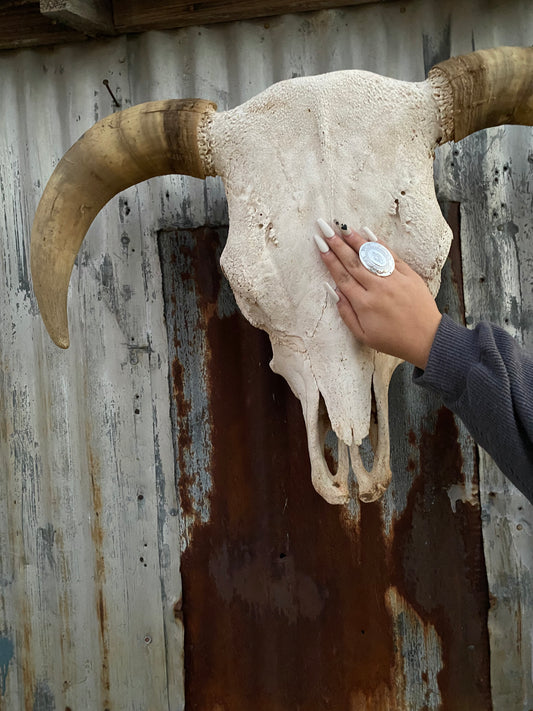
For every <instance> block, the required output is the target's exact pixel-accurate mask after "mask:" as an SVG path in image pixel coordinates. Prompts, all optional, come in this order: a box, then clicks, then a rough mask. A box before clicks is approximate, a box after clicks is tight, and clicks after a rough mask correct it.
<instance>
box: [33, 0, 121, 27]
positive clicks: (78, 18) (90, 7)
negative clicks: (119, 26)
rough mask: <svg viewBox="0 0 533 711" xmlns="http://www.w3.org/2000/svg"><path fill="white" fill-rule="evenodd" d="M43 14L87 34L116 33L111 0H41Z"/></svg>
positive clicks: (40, 5)
mask: <svg viewBox="0 0 533 711" xmlns="http://www.w3.org/2000/svg"><path fill="white" fill-rule="evenodd" d="M39 7H40V10H41V14H42V15H44V16H45V17H48V18H49V19H51V20H56V21H57V22H61V23H62V24H63V25H67V26H68V27H73V28H74V29H75V30H77V31H78V32H83V33H84V34H87V35H102V34H104V35H108V34H110V35H111V34H115V27H114V25H113V8H112V5H111V2H110V0H40V3H39Z"/></svg>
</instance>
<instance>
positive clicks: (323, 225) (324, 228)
mask: <svg viewBox="0 0 533 711" xmlns="http://www.w3.org/2000/svg"><path fill="white" fill-rule="evenodd" d="M317 223H318V226H319V227H320V231H321V232H322V234H323V235H324V237H328V238H329V237H335V231H334V230H333V229H332V228H331V227H330V226H329V225H328V223H327V222H326V220H323V219H322V218H321V217H319V218H318V220H317Z"/></svg>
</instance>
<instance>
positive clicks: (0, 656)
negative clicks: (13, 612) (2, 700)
mask: <svg viewBox="0 0 533 711" xmlns="http://www.w3.org/2000/svg"><path fill="white" fill-rule="evenodd" d="M14 654H15V647H14V645H13V642H12V641H11V639H10V638H9V637H5V636H3V635H2V636H0V687H1V689H2V696H5V693H6V681H7V673H8V671H9V664H10V662H11V660H12V659H13V656H14Z"/></svg>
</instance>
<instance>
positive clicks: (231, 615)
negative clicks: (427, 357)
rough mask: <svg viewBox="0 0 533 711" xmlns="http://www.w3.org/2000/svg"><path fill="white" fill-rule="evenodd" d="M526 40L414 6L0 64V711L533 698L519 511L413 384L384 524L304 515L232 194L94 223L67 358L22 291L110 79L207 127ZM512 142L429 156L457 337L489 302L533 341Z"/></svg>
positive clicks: (118, 210) (501, 28)
mask: <svg viewBox="0 0 533 711" xmlns="http://www.w3.org/2000/svg"><path fill="white" fill-rule="evenodd" d="M532 22H533V18H532V16H531V12H530V7H529V3H528V2H526V0H522V1H520V2H515V3H512V4H505V3H500V4H497V5H496V4H493V5H491V6H490V7H487V4H486V3H484V2H481V0H480V2H479V3H459V2H452V0H449V1H445V2H442V3H439V4H438V5H435V4H434V3H431V2H429V0H419V1H418V2H411V3H406V4H402V3H386V4H379V3H374V4H372V5H370V6H360V7H357V8H348V9H343V10H331V11H327V12H318V13H312V14H306V15H305V16H301V17H300V16H296V15H293V16H287V17H283V18H276V19H273V20H270V21H269V23H267V24H268V27H267V26H265V23H264V22H246V23H236V24H232V25H219V26H212V27H209V28H205V27H202V28H190V29H187V30H182V31H179V32H166V33H148V34H145V35H140V36H139V37H135V38H117V39H113V40H110V41H106V42H102V43H84V44H83V45H78V46H74V45H73V46H71V47H62V48H60V49H56V50H53V51H52V50H39V51H30V50H26V51H21V52H17V53H12V54H9V53H4V54H2V55H1V56H0V95H1V96H2V112H3V130H2V132H0V156H1V158H2V159H1V160H0V200H1V202H2V215H3V220H1V221H0V283H1V284H2V288H0V318H1V319H2V339H1V340H0V366H1V367H0V462H1V466H2V472H3V476H2V477H1V478H0V512H1V515H0V592H1V596H0V599H1V606H0V708H6V709H9V711H11V710H12V709H13V710H18V709H53V708H71V709H74V710H76V709H80V708H81V709H85V708H87V709H93V708H94V709H105V708H109V709H110V710H115V709H123V708H127V709H139V710H141V709H142V711H145V710H146V709H154V711H156V710H157V711H159V710H160V709H167V708H168V709H172V710H173V711H174V710H178V709H183V707H184V705H185V703H186V704H187V708H191V709H195V708H196V709H201V710H202V711H204V710H205V711H213V709H216V708H218V711H221V710H222V709H225V708H227V709H231V710H232V711H234V709H235V710H238V709H239V708H247V709H249V708H258V709H265V711H266V710H267V709H268V711H278V709H279V710H280V711H287V710H290V711H293V710H294V709H296V708H301V709H309V711H318V710H319V709H320V708H335V709H345V708H347V709H356V710H357V711H359V709H363V711H364V709H372V711H381V709H391V708H394V709H398V710H400V709H402V710H403V709H409V711H422V709H438V708H444V709H461V711H463V710H464V709H465V708H469V709H473V710H474V711H477V709H479V710H480V711H487V710H488V709H490V708H491V704H492V707H493V708H494V709H495V711H509V709H514V708H524V709H528V708H529V707H531V706H533V691H532V683H531V659H532V654H531V636H530V630H531V627H532V615H533V604H532V598H531V587H532V586H531V570H532V568H533V564H532V561H531V550H532V548H531V545H530V541H531V538H530V536H531V525H532V521H533V515H532V513H531V507H530V506H529V505H528V504H526V503H525V502H524V501H523V500H522V499H521V498H520V497H519V496H518V495H517V494H516V492H511V491H510V490H509V488H508V486H507V484H506V483H505V482H504V481H503V480H502V479H501V477H500V475H498V474H497V472H496V471H495V470H494V467H493V465H492V464H491V463H490V462H489V461H488V460H487V458H486V457H485V456H484V455H483V454H482V453H481V454H480V455H478V453H477V450H476V448H475V447H474V445H473V443H472V442H471V440H470V439H469V437H468V435H467V434H466V432H465V431H464V428H462V426H461V425H460V423H458V422H456V421H455V420H454V419H453V418H451V417H450V415H449V414H448V413H446V412H445V411H443V410H441V408H440V405H439V403H437V402H435V401H434V400H433V399H432V398H431V397H430V396H428V395H421V394H420V393H415V391H414V388H413V386H412V384H411V382H410V372H409V369H408V368H402V369H400V370H399V371H398V372H397V374H396V375H395V379H394V382H393V388H392V392H391V401H392V405H393V407H392V412H393V413H395V414H393V417H392V420H391V432H392V447H393V450H392V459H393V470H394V480H393V486H392V488H391V490H390V492H389V493H388V494H387V496H386V497H385V499H384V500H383V502H382V503H379V504H372V505H366V506H362V505H359V503H358V502H357V500H356V499H355V498H354V499H353V501H352V502H351V504H350V505H349V506H347V507H346V508H344V509H339V508H336V507H330V506H327V505H326V504H325V503H324V502H323V501H322V500H321V499H319V497H317V496H316V494H315V493H314V492H313V490H312V487H311V484H310V481H309V471H308V464H307V451H306V445H305V433H304V430H303V425H302V418H301V413H300V406H299V404H298V403H297V402H296V401H295V400H294V398H293V397H292V395H290V393H289V392H288V389H287V387H286V386H285V385H284V383H283V381H281V380H280V379H279V378H277V377H275V376H274V375H273V374H272V373H270V372H269V370H268V367H267V364H268V360H269V358H270V350H269V346H268V343H267V341H266V338H265V337H264V335H263V334H261V333H259V332H257V331H254V330H253V329H251V327H249V326H248V325H247V324H246V323H245V322H244V321H243V319H242V318H241V317H240V316H239V315H238V314H237V312H236V310H235V306H234V303H233V301H232V298H231V295H230V294H229V292H228V287H227V284H226V283H225V282H224V280H222V279H221V277H220V274H219V273H218V271H217V266H216V264H217V262H216V260H217V256H218V254H219V252H220V249H221V245H222V242H223V239H224V234H225V228H224V227H222V228H221V227H220V226H224V225H227V222H228V217H227V208H226V203H225V199H224V194H223V189H222V186H221V184H220V182H219V181H217V180H213V179H209V180H207V181H206V182H205V183H202V182H201V181H197V180H194V179H187V178H180V177H167V178H161V179H156V180H152V181H150V182H148V183H146V184H143V185H141V186H139V187H138V188H136V189H131V190H129V191H127V192H125V193H123V194H122V195H120V196H118V197H117V198H116V199H115V200H113V201H112V202H111V204H110V205H109V206H108V207H107V208H106V210H105V211H104V212H103V214H102V216H101V217H100V218H98V220H97V221H96V222H95V224H94V225H93V227H92V229H91V232H90V235H89V237H88V239H87V241H86V243H85V244H84V246H83V249H82V251H81V253H80V256H79V259H78V262H77V265H76V267H75V270H74V275H73V281H72V286H71V294H70V316H71V331H72V343H73V346H72V347H71V350H70V351H69V352H66V353H62V352H59V351H57V350H56V349H55V348H54V347H52V345H51V344H50V342H49V341H48V339H47V336H46V335H45V334H44V333H43V330H42V326H41V324H40V321H39V317H38V313H37V308H36V304H35V302H34V299H33V296H32V292H31V282H30V275H29V273H28V235H29V229H30V225H31V218H32V215H33V213H34V211H35V207H36V204H37V200H38V198H39V195H40V193H41V191H42V187H43V185H44V182H45V181H46V179H47V178H48V177H49V175H50V173H51V170H52V168H53V166H54V165H55V164H56V162H57V161H58V159H59V157H60V156H61V155H62V154H63V152H64V151H65V150H66V149H67V148H68V146H69V145H70V144H71V143H72V142H73V141H74V140H75V139H76V138H77V137H78V136H79V135H80V134H81V133H82V132H83V131H84V130H85V129H86V128H88V127H89V126H90V125H91V124H92V123H93V122H94V121H96V120H98V119H99V118H101V117H102V116H105V115H107V114H109V113H111V112H112V111H113V110H115V109H116V106H115V103H114V102H113V99H112V98H111V96H110V94H109V93H108V91H107V89H106V87H105V86H104V85H103V80H104V79H105V80H107V81H109V87H110V89H111V91H112V92H113V95H114V96H115V97H116V98H117V101H118V102H119V103H121V105H122V107H124V108H125V107H127V106H129V105H131V104H133V103H138V102H140V101H145V100H149V99H158V98H164V97H171V96H201V97H205V98H208V99H212V100H214V101H216V102H217V103H218V104H219V108H220V109H224V108H227V107H230V106H235V105H236V104H238V103H241V102H242V101H244V100H246V99H247V98H249V97H250V96H252V95H254V94H256V93H257V92H258V91H260V90H261V89H263V88H265V87H266V86H267V85H269V84H271V83H272V82H274V81H277V80H280V79H285V78H288V77H291V76H295V75H303V74H312V73H317V72H322V71H329V70H336V69H344V68H350V67H357V68H361V69H367V70H371V71H378V72H380V73H383V74H388V75H390V76H396V77H400V78H403V79H409V80H418V79H420V80H421V79H422V78H423V77H424V70H425V68H427V65H428V63H431V62H432V61H435V60H437V59H442V58H444V57H445V56H447V54H455V53H460V52H466V51H469V50H470V49H472V45H473V44H474V46H475V47H482V46H484V47H486V46H492V45H496V44H527V43H528V42H529V39H530V34H531V29H532ZM423 59H424V60H425V61H423ZM526 130H527V129H516V130H514V129H513V130H508V129H505V130H504V129H500V130H497V131H493V132H492V133H488V134H480V136H481V137H480V138H479V139H478V138H476V139H475V140H474V138H472V139H469V142H466V143H465V144H463V145H460V146H457V147H455V146H450V147H444V148H443V149H440V150H439V152H438V155H437V185H438V189H439V194H440V197H441V198H442V201H443V207H444V209H445V211H446V213H447V214H452V216H453V215H455V218H454V219H455V223H456V224H457V226H458V229H457V230H456V232H457V234H458V236H460V238H461V240H460V243H459V242H458V243H457V245H458V248H457V249H458V254H459V257H460V258H458V256H457V252H456V256H455V258H454V259H453V260H452V266H450V270H451V272H450V274H449V275H448V276H447V277H446V278H445V280H444V283H445V285H446V288H445V289H444V290H443V291H442V294H441V306H442V307H443V308H448V309H449V311H450V313H453V314H455V315H456V317H457V318H460V316H461V310H462V309H463V306H462V301H461V298H463V296H462V294H463V292H464V310H465V311H466V319H467V322H470V321H469V319H471V320H475V319H477V318H479V316H480V315H481V303H482V302H484V301H486V300H487V299H488V300H489V303H490V308H491V309H492V311H491V317H493V318H494V319H496V320H500V321H501V322H503V323H504V324H505V319H506V318H509V324H508V325H509V327H510V328H512V329H513V332H514V333H516V334H518V335H519V337H522V335H523V338H524V342H525V343H530V342H531V340H528V339H530V334H529V329H530V325H531V318H530V314H531V310H532V309H531V307H532V304H531V300H532V297H531V289H530V284H529V276H528V274H529V273H531V271H530V269H531V266H532V264H531V262H532V260H531V251H530V250H531V248H530V246H529V243H528V240H527V235H528V234H530V232H531V223H530V209H531V202H530V195H531V178H530V175H531V174H530V173H529V172H528V170H529V168H528V166H529V165H530V164H529V163H527V156H528V152H529V142H530V140H531V133H525V131H526ZM483 136H485V138H483ZM476 141H477V142H476ZM483 141H485V143H483ZM456 151H457V153H456ZM485 155H486V156H487V158H486V159H484V158H483V156H485ZM480 156H481V158H480ZM347 159H350V157H347ZM506 164H507V166H508V167H507V169H505V165H506ZM509 166H512V169H511V170H509ZM495 168H498V170H499V171H500V175H499V176H496V175H495ZM495 177H498V183H495V182H494V179H495ZM503 189H505V194H502V192H501V191H502V190H503ZM450 203H455V207H454V205H450ZM459 204H460V208H458V207H457V206H458V205H459ZM502 204H503V205H505V207H503V206H502ZM450 210H451V211H452V213H450ZM491 210H492V212H491ZM494 211H495V212H496V213H497V214H496V216H494V215H493V212H494ZM458 215H459V218H460V220H458V218H457V216H458ZM503 218H505V219H503ZM513 224H514V225H515V226H517V227H518V231H516V230H515V227H513ZM205 225H210V226H211V228H210V230H211V232H209V230H205V229H203V226H205ZM499 225H502V230H499V229H498V226H499ZM213 226H215V227H217V229H216V230H214V229H213ZM200 228H202V229H200ZM459 228H460V229H459ZM213 232H216V236H215V235H213ZM485 232H487V233H489V234H490V235H491V236H492V237H493V238H492V239H489V240H485V241H484V242H480V241H479V240H480V239H481V238H482V237H483V234H484V233H485ZM502 232H503V240H501V239H499V237H500V233H502ZM157 233H160V238H159V242H160V245H161V249H160V252H159V254H158V247H157V240H156V235H157ZM174 239H177V240H178V243H177V244H175V245H174V244H172V240H174ZM165 240H166V242H165ZM484 255H488V257H486V256H484ZM160 258H161V260H162V263H163V270H164V274H165V276H164V279H162V277H161V274H160V266H159V264H160ZM173 259H174V262H173V261H172V260H173ZM452 267H453V269H452ZM481 268H482V269H481ZM481 279H483V281H481ZM180 283H181V284H182V286H181V287H180ZM180 289H181V290H180ZM164 290H166V294H165V293H164ZM481 297H482V298H481ZM513 299H514V300H513ZM180 304H181V306H180ZM520 304H522V306H521V310H520V307H519V305H520ZM164 307H165V308H166V313H167V317H168V323H167V322H165V318H164V313H165V308H164ZM169 374H170V379H169ZM175 470H176V477H175ZM176 484H177V486H176ZM478 488H479V490H480V497H481V508H480V503H479V502H480V497H479V495H478ZM180 565H181V572H180ZM182 576H183V590H182ZM182 593H183V594H182ZM489 604H490V608H489ZM487 616H488V620H487ZM184 635H185V636H184ZM489 665H490V667H489ZM489 676H490V678H489ZM491 697H492V700H491Z"/></svg>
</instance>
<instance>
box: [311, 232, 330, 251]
mask: <svg viewBox="0 0 533 711" xmlns="http://www.w3.org/2000/svg"><path fill="white" fill-rule="evenodd" d="M313 237H314V238H315V242H316V246H317V247H318V249H319V250H320V251H321V252H322V254H326V252H329V247H328V245H327V244H326V242H324V240H323V239H322V237H320V235H313Z"/></svg>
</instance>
